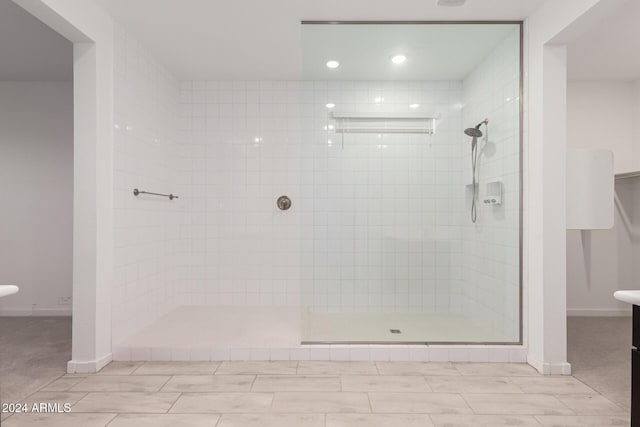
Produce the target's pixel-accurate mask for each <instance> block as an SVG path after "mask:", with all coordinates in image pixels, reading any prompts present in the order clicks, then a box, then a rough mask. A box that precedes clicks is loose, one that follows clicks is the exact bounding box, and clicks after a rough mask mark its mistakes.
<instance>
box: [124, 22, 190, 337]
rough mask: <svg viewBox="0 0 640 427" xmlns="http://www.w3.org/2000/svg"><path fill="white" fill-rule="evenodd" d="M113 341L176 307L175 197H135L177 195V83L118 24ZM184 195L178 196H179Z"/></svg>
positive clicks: (177, 221)
mask: <svg viewBox="0 0 640 427" xmlns="http://www.w3.org/2000/svg"><path fill="white" fill-rule="evenodd" d="M114 50H115V52H114V55H115V67H114V68H115V69H114V79H115V82H114V86H115V89H114V90H115V93H114V98H115V111H114V128H115V129H114V137H115V144H114V151H115V152H114V189H115V190H114V207H115V224H114V228H115V251H114V257H115V267H116V271H115V276H116V278H115V279H116V280H115V283H114V287H113V293H112V298H113V300H112V312H113V316H112V319H113V320H112V327H113V330H112V331H113V332H112V333H113V342H114V344H116V345H117V343H119V342H121V341H122V340H123V339H125V338H126V337H128V336H129V335H131V334H133V333H135V332H136V331H138V330H140V329H142V328H143V327H145V326H146V325H148V324H150V323H152V322H153V321H154V320H156V319H157V318H158V317H160V316H161V315H162V314H164V313H166V312H167V311H169V310H170V309H171V308H173V307H174V300H175V288H176V286H177V285H178V283H177V282H176V280H177V276H176V275H175V268H176V254H177V250H178V244H179V238H180V224H181V222H182V216H183V215H184V214H183V212H182V211H181V207H180V202H179V201H178V200H181V199H178V200H174V201H169V200H168V199H166V198H159V197H155V196H140V197H135V196H134V195H133V193H132V192H133V189H134V188H139V189H142V190H147V191H153V192H159V193H174V194H178V188H177V185H176V182H177V177H176V171H177V167H176V165H177V164H178V162H180V158H181V156H180V153H179V151H178V150H179V149H180V147H179V146H178V144H177V140H176V137H177V120H178V101H179V85H178V83H177V80H176V79H175V78H174V77H173V76H172V75H171V73H170V72H169V71H168V70H167V69H166V68H165V67H164V66H162V65H161V64H160V63H159V62H158V61H156V60H155V59H154V58H153V57H152V56H151V55H150V54H149V52H147V51H146V50H145V48H144V47H143V46H142V45H140V44H139V43H138V42H137V41H136V40H135V39H134V38H133V37H131V36H130V35H129V34H127V32H126V31H125V30H124V29H123V28H122V27H121V26H119V25H117V26H116V28H115V48H114ZM180 196H181V195H180Z"/></svg>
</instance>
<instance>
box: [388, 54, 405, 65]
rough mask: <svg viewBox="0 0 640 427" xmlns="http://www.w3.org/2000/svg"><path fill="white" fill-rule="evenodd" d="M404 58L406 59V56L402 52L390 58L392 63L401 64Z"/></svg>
mask: <svg viewBox="0 0 640 427" xmlns="http://www.w3.org/2000/svg"><path fill="white" fill-rule="evenodd" d="M406 60H407V57H406V56H405V55H402V54H399V55H395V56H394V57H392V58H391V62H393V63H394V64H402V63H403V62H404V61H406Z"/></svg>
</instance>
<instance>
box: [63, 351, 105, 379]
mask: <svg viewBox="0 0 640 427" xmlns="http://www.w3.org/2000/svg"><path fill="white" fill-rule="evenodd" d="M112 360H113V354H112V353H108V354H105V355H104V356H102V357H100V358H98V359H94V360H70V361H68V362H67V373H68V374H93V373H95V372H98V371H99V370H100V369H102V368H104V367H105V366H106V365H107V364H108V363H109V362H111V361H112Z"/></svg>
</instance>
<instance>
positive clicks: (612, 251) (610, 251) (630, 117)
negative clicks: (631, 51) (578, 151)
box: [567, 81, 640, 316]
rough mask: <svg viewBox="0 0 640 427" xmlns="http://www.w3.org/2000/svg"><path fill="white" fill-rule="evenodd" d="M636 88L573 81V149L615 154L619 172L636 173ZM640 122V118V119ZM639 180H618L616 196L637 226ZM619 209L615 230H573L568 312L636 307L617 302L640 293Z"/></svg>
mask: <svg viewBox="0 0 640 427" xmlns="http://www.w3.org/2000/svg"><path fill="white" fill-rule="evenodd" d="M633 89H634V87H633V84H632V83H629V82H615V81H571V82H569V83H568V86H567V146H568V147H570V148H601V149H608V150H611V151H613V153H614V171H615V173H624V172H630V171H632V170H634V168H635V165H634V163H635V159H634V151H635V148H634V140H637V138H636V137H635V134H634V126H636V125H635V121H634V103H635V99H634V98H635V97H634V90H633ZM638 120H640V118H639V119H638ZM633 185H634V180H618V181H617V182H616V193H617V195H618V197H619V200H620V202H621V207H622V210H624V213H625V214H626V215H628V217H629V219H630V220H631V221H632V222H633V223H637V222H639V221H640V211H637V210H634V203H635V201H634V200H635V199H636V198H637V199H639V200H640V197H638V196H635V197H634V193H633V189H634V188H635V187H634V186H633ZM622 218H623V217H622V212H621V210H620V208H619V207H618V206H616V210H615V223H614V227H613V229H611V230H593V231H582V232H581V231H578V230H569V231H567V313H568V314H569V315H570V316H571V315H575V316H592V315H595V316H597V315H603V316H607V315H620V314H629V313H630V310H631V307H630V306H629V305H628V304H624V303H621V302H619V301H617V300H615V299H614V298H613V292H615V291H616V290H619V289H635V288H637V287H638V285H637V281H635V280H633V279H634V275H633V269H634V265H635V264H637V263H638V261H640V253H639V252H634V249H633V246H634V245H633V242H632V239H631V235H630V234H629V231H628V230H627V228H626V227H625V226H624V223H623V222H622V221H623V220H622Z"/></svg>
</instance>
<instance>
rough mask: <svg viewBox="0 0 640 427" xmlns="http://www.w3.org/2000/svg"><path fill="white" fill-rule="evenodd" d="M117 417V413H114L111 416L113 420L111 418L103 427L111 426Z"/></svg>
mask: <svg viewBox="0 0 640 427" xmlns="http://www.w3.org/2000/svg"><path fill="white" fill-rule="evenodd" d="M78 413H79V414H81V413H82V412H78ZM118 415H120V414H119V413H114V414H113V418H111V419H110V420H109V421H108V422H107V423H106V424H105V425H104V427H109V424H111V423H112V422H113V420H115V419H116V418H118Z"/></svg>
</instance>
